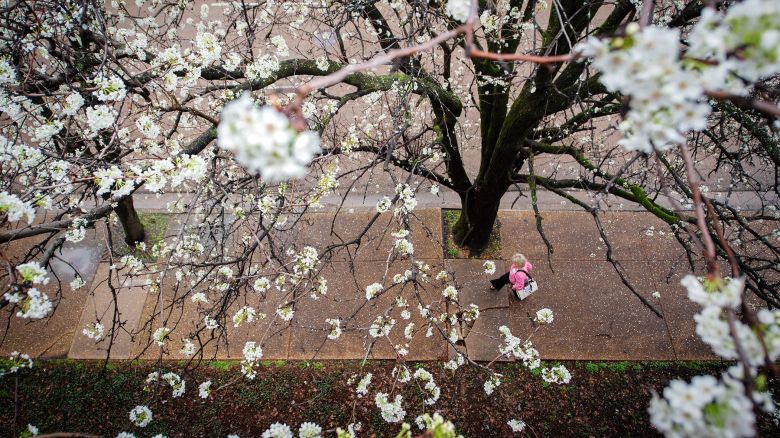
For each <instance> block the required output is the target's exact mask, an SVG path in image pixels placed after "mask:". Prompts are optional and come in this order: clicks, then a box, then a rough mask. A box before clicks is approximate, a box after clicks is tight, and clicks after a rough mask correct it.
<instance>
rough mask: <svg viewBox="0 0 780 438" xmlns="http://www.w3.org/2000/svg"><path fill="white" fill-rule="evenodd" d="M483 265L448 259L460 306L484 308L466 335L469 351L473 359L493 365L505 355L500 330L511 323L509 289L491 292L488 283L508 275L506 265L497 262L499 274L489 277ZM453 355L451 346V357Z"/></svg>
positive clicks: (467, 349)
mask: <svg viewBox="0 0 780 438" xmlns="http://www.w3.org/2000/svg"><path fill="white" fill-rule="evenodd" d="M483 263H484V260H465V259H464V260H447V267H448V270H449V271H450V272H452V273H453V275H454V277H455V287H456V288H457V289H458V302H459V304H460V306H461V307H462V308H465V307H467V306H468V305H469V304H472V303H473V304H476V305H477V306H479V309H480V315H479V318H478V319H477V321H476V322H475V323H474V326H473V327H472V328H471V331H470V332H469V333H468V334H467V335H466V339H465V341H466V342H465V344H466V345H465V347H466V348H465V351H466V353H467V354H468V356H469V357H470V358H471V359H472V360H477V361H485V362H489V361H492V360H494V359H496V358H497V357H498V356H500V355H501V353H500V352H499V351H498V347H499V345H500V344H501V343H502V337H501V334H500V333H499V331H498V328H499V327H500V326H502V325H508V324H509V292H508V288H504V289H502V290H501V291H493V290H490V283H489V282H488V280H490V279H492V278H495V277H498V276H499V275H501V274H503V273H504V272H506V267H505V264H504V263H503V262H501V261H496V273H495V274H494V275H487V274H485V272H484V270H485V268H484V267H483V266H482V264H483ZM462 348H463V347H462V346H459V347H458V351H460V352H462V351H463V350H462ZM453 355H454V352H453V351H452V347H451V346H450V356H451V357H452V356H453ZM501 360H502V361H503V360H510V359H508V358H502V359H501Z"/></svg>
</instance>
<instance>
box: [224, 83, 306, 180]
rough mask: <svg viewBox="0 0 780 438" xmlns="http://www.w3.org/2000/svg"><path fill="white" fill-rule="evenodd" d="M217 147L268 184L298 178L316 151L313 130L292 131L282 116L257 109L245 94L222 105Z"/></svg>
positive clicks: (268, 110)
mask: <svg viewBox="0 0 780 438" xmlns="http://www.w3.org/2000/svg"><path fill="white" fill-rule="evenodd" d="M217 136H218V144H219V146H220V147H221V148H223V149H226V150H229V151H232V152H233V153H234V154H235V156H236V160H237V161H238V163H239V164H241V165H242V166H244V167H245V168H246V169H247V171H248V172H249V173H251V174H254V175H262V177H263V179H264V180H266V181H268V182H270V183H277V182H282V181H287V180H289V179H293V178H300V177H302V176H304V175H305V174H306V172H307V168H306V166H307V165H308V164H309V162H311V160H312V159H313V158H314V156H315V155H316V154H317V153H319V152H320V138H319V135H317V133H315V132H313V131H304V132H300V133H298V132H296V131H295V129H293V127H292V126H290V120H289V119H288V118H287V116H285V115H284V114H282V113H280V112H279V111H277V110H276V109H275V108H273V107H270V106H264V107H262V108H258V107H257V106H255V104H254V102H252V99H251V98H250V97H249V95H248V94H244V95H242V96H241V97H240V98H238V99H236V100H234V101H233V102H231V103H229V104H227V105H225V108H224V109H223V110H222V120H221V121H220V122H219V125H218V126H217Z"/></svg>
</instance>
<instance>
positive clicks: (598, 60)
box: [578, 0, 780, 153]
mask: <svg viewBox="0 0 780 438" xmlns="http://www.w3.org/2000/svg"><path fill="white" fill-rule="evenodd" d="M680 37H681V35H680V31H679V30H678V29H668V28H662V27H656V26H647V27H646V28H644V29H643V30H640V29H639V26H638V24H636V23H632V24H630V25H629V26H628V27H627V29H626V35H625V36H624V37H620V38H614V39H612V40H609V41H602V40H598V39H595V38H591V39H589V40H588V41H586V42H585V43H584V44H582V45H581V46H579V48H578V50H579V52H580V53H581V54H582V55H584V56H587V57H593V58H594V60H593V65H594V67H596V68H597V69H598V70H599V71H600V72H601V73H602V76H601V78H600V81H601V82H602V83H603V84H604V85H605V86H606V88H607V89H608V90H609V91H619V92H620V93H622V94H624V95H626V96H629V97H630V98H631V103H630V105H631V111H630V112H629V113H628V115H627V117H626V120H625V121H624V122H623V123H622V124H621V125H620V129H621V130H622V131H623V132H624V134H625V135H626V136H625V138H624V139H623V140H621V141H620V143H621V144H622V145H623V146H624V147H625V148H626V149H628V150H639V151H643V152H647V153H650V152H652V151H653V150H654V149H656V150H661V151H663V150H666V149H669V148H671V147H673V146H674V145H676V144H680V143H682V142H684V141H685V135H686V133H687V132H689V131H701V130H702V129H704V128H705V127H706V125H707V116H708V115H709V113H710V111H711V108H710V105H709V104H708V103H707V102H706V98H705V91H721V90H723V91H727V92H731V93H737V94H746V93H747V92H748V91H749V84H751V83H752V82H755V81H756V80H758V79H760V78H762V77H767V76H770V75H772V74H776V73H778V72H780V53H779V52H780V49H779V48H778V47H780V44H778V43H779V42H780V3H778V2H777V1H775V0H747V1H744V2H741V3H736V4H734V5H733V6H731V7H730V8H729V9H728V11H727V12H726V13H725V15H723V14H721V13H719V12H716V11H715V10H713V9H711V8H705V9H704V10H703V11H702V14H701V19H700V20H699V21H698V22H697V23H696V25H695V26H694V28H693V30H692V31H691V33H690V37H689V40H688V46H687V47H688V49H687V52H686V53H685V58H684V59H681V57H680V53H681V49H682V47H681V44H680Z"/></svg>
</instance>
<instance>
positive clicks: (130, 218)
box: [114, 196, 145, 246]
mask: <svg viewBox="0 0 780 438" xmlns="http://www.w3.org/2000/svg"><path fill="white" fill-rule="evenodd" d="M114 211H115V212H116V215H117V216H118V217H119V222H120V223H121V224H122V229H123V230H124V232H125V243H127V244H128V245H130V246H135V244H136V243H137V242H143V240H144V234H145V233H144V225H143V224H142V223H141V219H140V218H139V217H138V212H136V211H135V206H134V205H133V197H132V196H128V197H126V198H124V199H122V200H121V201H119V203H118V204H117V206H116V208H115V209H114Z"/></svg>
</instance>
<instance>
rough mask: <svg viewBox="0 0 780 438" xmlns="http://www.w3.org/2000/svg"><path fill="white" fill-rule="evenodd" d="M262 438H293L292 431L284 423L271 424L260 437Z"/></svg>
mask: <svg viewBox="0 0 780 438" xmlns="http://www.w3.org/2000/svg"><path fill="white" fill-rule="evenodd" d="M261 436H262V438H293V433H292V429H290V426H288V425H286V424H284V423H273V424H272V425H271V426H270V427H268V429H266V431H265V432H263V434H262V435H261Z"/></svg>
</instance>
